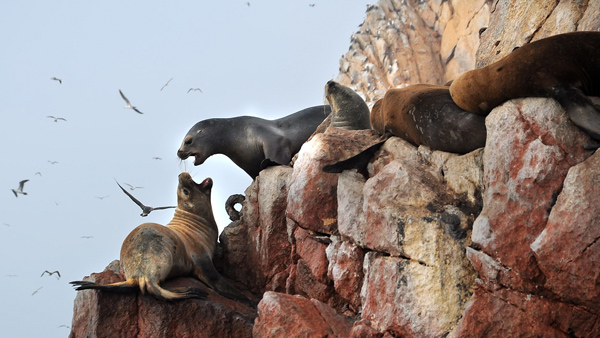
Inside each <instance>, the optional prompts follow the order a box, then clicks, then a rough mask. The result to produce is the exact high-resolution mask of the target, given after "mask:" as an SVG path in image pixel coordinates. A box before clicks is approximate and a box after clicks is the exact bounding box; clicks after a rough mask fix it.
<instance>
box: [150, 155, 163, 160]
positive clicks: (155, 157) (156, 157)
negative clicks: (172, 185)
mask: <svg viewBox="0 0 600 338" xmlns="http://www.w3.org/2000/svg"><path fill="white" fill-rule="evenodd" d="M152 159H153V160H162V158H160V157H158V156H154V157H153V158H152Z"/></svg>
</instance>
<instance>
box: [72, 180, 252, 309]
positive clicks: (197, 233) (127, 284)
mask: <svg viewBox="0 0 600 338" xmlns="http://www.w3.org/2000/svg"><path fill="white" fill-rule="evenodd" d="M212 185H213V182H212V180H211V179H210V178H207V179H205V180H204V181H203V182H202V183H200V184H197V183H196V182H194V180H193V179H192V177H191V176H190V174H189V173H187V172H183V173H181V174H180V175H179V186H178V187H177V209H175V215H174V216H173V219H172V220H171V221H170V222H169V223H168V224H167V225H166V226H163V225H160V224H157V223H144V224H141V225H139V226H138V227H137V228H135V229H133V230H132V231H131V233H130V234H129V235H128V236H127V237H126V238H125V241H123V245H122V246H121V257H120V264H121V268H122V270H123V272H124V274H125V278H126V280H125V281H123V282H117V283H112V284H107V285H99V284H95V283H93V282H87V281H74V282H71V284H73V285H74V286H76V290H86V289H98V290H106V291H129V290H135V289H137V288H139V289H140V290H141V292H142V294H144V293H146V292H148V293H150V294H152V295H153V296H155V297H157V298H160V299H168V300H174V299H184V298H205V297H206V295H207V294H206V292H205V291H204V290H201V289H197V288H186V287H179V288H171V289H170V290H168V289H166V288H163V287H161V285H160V284H161V283H162V282H163V281H165V280H167V279H171V278H174V277H180V276H194V277H196V278H198V279H199V280H200V281H202V282H204V283H205V284H207V285H208V286H210V287H211V288H213V289H214V290H215V291H217V292H218V293H220V294H221V295H223V296H226V297H228V298H231V299H234V300H237V301H240V302H242V303H245V304H247V305H250V306H254V305H253V304H252V302H251V301H250V300H249V299H248V298H247V297H246V296H244V295H243V294H242V293H241V292H240V291H238V290H237V289H235V288H234V287H233V286H231V285H230V284H229V283H228V282H227V281H226V280H225V279H224V278H223V277H222V276H221V275H220V274H219V273H218V272H217V270H216V269H215V267H214V265H213V262H212V259H213V255H214V252H215V249H216V246H217V236H218V229H217V225H216V222H215V218H214V216H213V212H212V206H211V203H210V193H211V188H212Z"/></svg>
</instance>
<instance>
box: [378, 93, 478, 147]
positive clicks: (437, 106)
mask: <svg viewBox="0 0 600 338" xmlns="http://www.w3.org/2000/svg"><path fill="white" fill-rule="evenodd" d="M371 126H372V127H373V129H374V130H376V131H377V132H379V133H380V134H382V135H386V134H387V135H394V136H398V137H401V138H403V139H405V140H407V141H408V142H410V143H412V144H413V145H415V146H419V145H424V146H427V147H429V148H431V149H433V150H441V151H446V152H451V153H458V154H465V153H468V152H471V151H473V150H475V149H477V148H481V147H484V146H485V138H486V129H485V117H483V116H480V115H477V114H472V113H469V112H467V111H465V110H462V109H460V108H459V107H458V106H457V105H456V104H454V102H453V101H452V98H451V97H450V92H449V91H448V87H447V86H435V85H426V84H418V85H412V86H408V87H404V88H398V89H390V90H388V91H387V92H386V93H385V96H384V97H383V98H382V99H379V100H378V101H377V102H375V104H374V105H373V108H372V110H371Z"/></svg>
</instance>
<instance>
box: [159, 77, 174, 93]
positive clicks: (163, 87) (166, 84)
mask: <svg viewBox="0 0 600 338" xmlns="http://www.w3.org/2000/svg"><path fill="white" fill-rule="evenodd" d="M171 80H173V78H170V79H169V81H167V83H165V85H164V86H162V88H161V89H160V91H161V92H162V90H163V89H165V87H166V86H168V85H169V82H171Z"/></svg>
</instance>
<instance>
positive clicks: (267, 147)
mask: <svg viewBox="0 0 600 338" xmlns="http://www.w3.org/2000/svg"><path fill="white" fill-rule="evenodd" d="M277 137H278V138H279V140H277V141H276V142H265V143H264V144H263V151H264V153H265V159H264V160H263V161H262V162H261V169H264V168H266V167H268V166H269V165H268V162H267V161H271V162H274V163H277V164H283V165H286V164H288V163H290V160H291V159H292V154H291V152H290V148H291V146H292V141H290V139H288V138H287V137H285V136H277ZM263 166H264V167H263Z"/></svg>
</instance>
